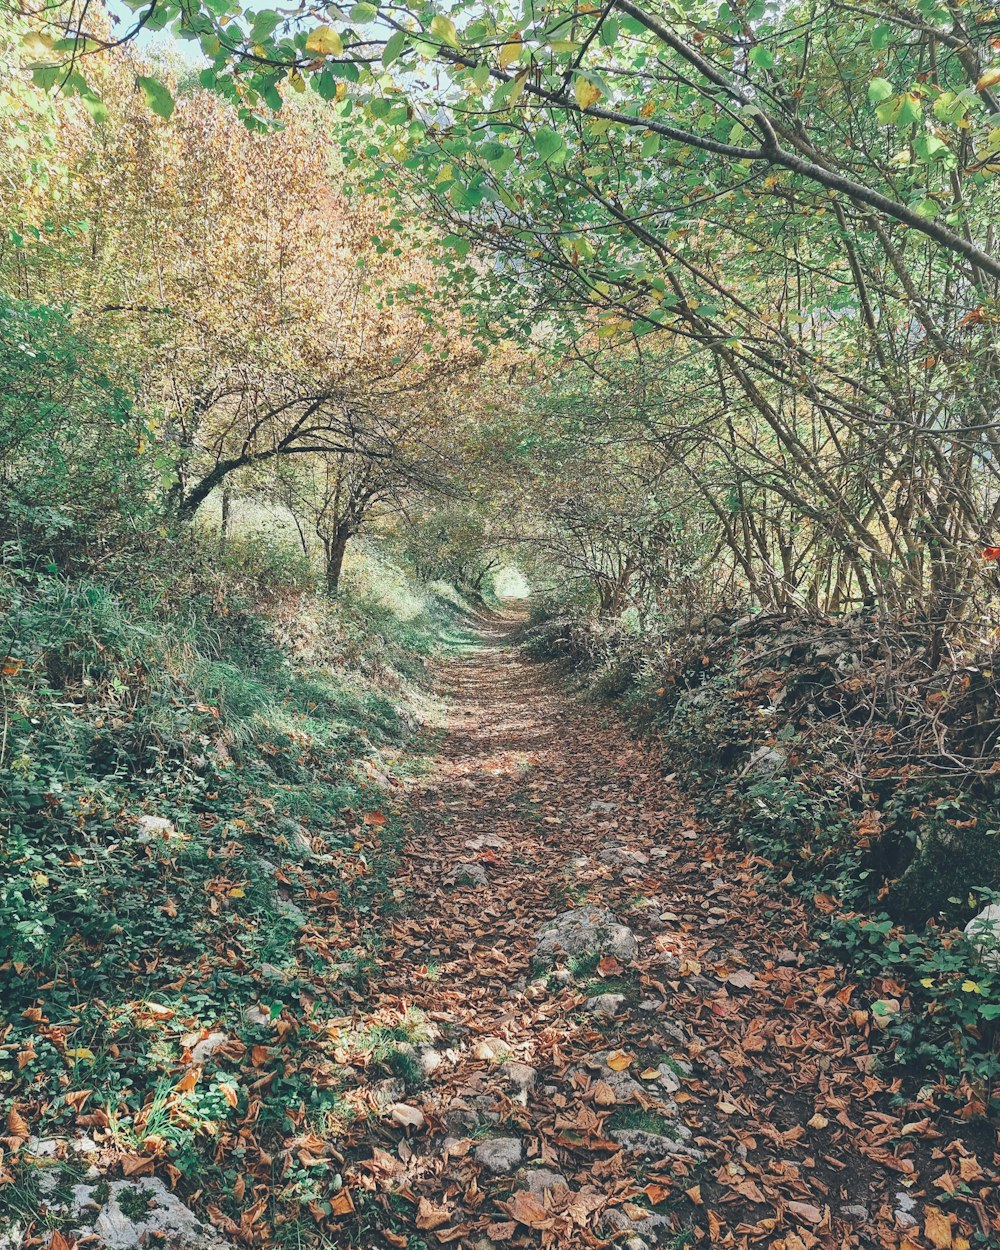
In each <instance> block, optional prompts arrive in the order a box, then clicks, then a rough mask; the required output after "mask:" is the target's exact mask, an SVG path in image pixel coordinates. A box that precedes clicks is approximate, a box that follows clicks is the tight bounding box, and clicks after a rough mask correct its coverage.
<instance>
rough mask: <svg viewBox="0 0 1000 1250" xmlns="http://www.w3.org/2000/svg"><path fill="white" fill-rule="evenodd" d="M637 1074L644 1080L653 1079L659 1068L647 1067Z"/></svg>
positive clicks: (657, 1074)
mask: <svg viewBox="0 0 1000 1250" xmlns="http://www.w3.org/2000/svg"><path fill="white" fill-rule="evenodd" d="M639 1075H640V1076H641V1077H642V1079H643V1080H644V1081H655V1080H656V1078H657V1077H658V1076H659V1075H660V1069H659V1068H647V1069H646V1070H645V1072H640V1073H639Z"/></svg>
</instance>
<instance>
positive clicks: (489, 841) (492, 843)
mask: <svg viewBox="0 0 1000 1250" xmlns="http://www.w3.org/2000/svg"><path fill="white" fill-rule="evenodd" d="M462 845H463V846H464V847H465V849H466V850H467V851H482V850H485V849H487V848H489V849H490V850H494V851H502V850H504V849H505V848H506V846H507V843H506V842H505V841H504V839H503V838H501V837H500V835H499V834H496V833H481V834H479V835H478V836H477V837H475V838H468V839H466V841H465V842H463V843H462Z"/></svg>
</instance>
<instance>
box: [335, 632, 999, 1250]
mask: <svg viewBox="0 0 1000 1250" xmlns="http://www.w3.org/2000/svg"><path fill="white" fill-rule="evenodd" d="M503 643H504V639H503V637H502V635H500V634H498V635H497V636H495V637H494V638H492V639H490V638H487V639H486V640H485V645H484V646H483V647H482V648H481V649H479V650H476V651H474V652H471V653H470V654H469V655H468V656H467V657H464V658H462V659H461V660H458V661H455V662H453V663H452V664H451V665H450V666H449V667H448V668H447V669H446V671H445V672H444V673H443V678H444V680H445V682H446V685H447V687H448V688H449V690H450V693H451V697H452V699H453V705H452V712H451V717H450V725H449V732H448V734H447V737H446V738H445V740H444V742H443V745H442V749H441V753H440V757H439V759H438V762H437V767H436V770H435V772H434V774H433V775H432V776H431V777H430V778H429V779H428V780H427V783H426V785H425V786H424V788H423V789H422V791H418V792H417V793H416V794H415V795H414V797H413V799H412V824H413V833H412V837H411V839H410V841H409V844H408V847H407V850H406V853H405V860H404V862H405V876H404V877H403V879H402V880H400V881H399V883H398V884H399V886H400V887H401V889H403V890H405V891H406V894H407V899H406V902H405V905H404V909H403V910H404V917H405V918H403V919H399V918H397V919H395V920H394V921H393V922H392V923H391V926H390V938H389V944H388V947H387V949H386V950H385V951H384V953H383V954H382V955H381V957H380V963H381V965H382V973H381V976H380V980H379V985H378V988H377V998H376V1001H375V1005H374V1009H373V1010H372V1012H371V1013H370V1014H368V1015H367V1020H366V1025H367V1027H368V1028H370V1029H374V1030H380V1032H378V1036H379V1037H382V1038H384V1039H385V1046H384V1050H383V1052H382V1059H383V1060H384V1061H385V1063H388V1064H389V1066H390V1067H394V1069H395V1071H396V1073H397V1076H396V1077H385V1076H381V1078H380V1072H382V1073H384V1072H385V1066H384V1064H383V1066H382V1067H381V1069H380V1068H379V1065H378V1064H372V1065H371V1083H370V1084H369V1085H368V1086H367V1087H366V1088H365V1089H364V1091H363V1097H364V1099H365V1100H366V1102H367V1103H368V1104H369V1105H374V1106H376V1107H377V1108H378V1110H377V1112H376V1113H375V1114H373V1115H372V1116H371V1117H370V1118H369V1119H368V1120H367V1121H366V1123H365V1124H364V1126H363V1128H360V1129H359V1130H358V1132H360V1137H358V1136H357V1134H355V1137H356V1140H355V1145H356V1149H354V1150H353V1151H352V1157H353V1159H354V1162H353V1163H352V1164H351V1165H350V1166H349V1167H348V1169H347V1171H346V1173H345V1179H346V1181H347V1185H348V1189H349V1191H350V1192H351V1193H352V1196H353V1201H354V1205H355V1212H354V1213H353V1214H351V1215H349V1216H348V1217H347V1219H346V1220H345V1223H344V1229H345V1237H348V1238H350V1244H351V1245H353V1246H358V1247H361V1246H364V1247H365V1248H366V1250H368V1248H370V1247H382V1246H392V1247H407V1250H420V1248H422V1247H424V1246H425V1245H426V1246H429V1247H433V1246H437V1245H441V1244H444V1245H447V1244H452V1245H457V1246H461V1247H469V1248H471V1247H475V1248H476V1250H492V1247H496V1246H537V1245H546V1246H559V1247H563V1246H565V1247H579V1246H596V1245H601V1244H605V1243H606V1242H607V1241H609V1240H611V1241H613V1242H614V1244H621V1245H625V1246H627V1247H629V1250H641V1248H642V1247H643V1246H649V1247H652V1246H674V1247H681V1246H685V1245H692V1246H693V1245H702V1246H709V1245H710V1246H750V1245H756V1246H768V1247H778V1248H781V1247H784V1248H785V1250H801V1248H802V1247H806V1248H809V1247H819V1246H823V1247H826V1246H830V1247H833V1246H837V1247H847V1246H873V1247H875V1246H878V1247H882V1246H900V1247H904V1248H915V1247H924V1246H945V1247H947V1246H955V1247H961V1246H963V1245H969V1244H970V1243H971V1244H972V1245H993V1246H997V1245H1000V1232H998V1230H1000V1222H998V1223H995V1224H994V1225H993V1226H992V1227H991V1224H990V1220H991V1219H993V1220H994V1221H996V1220H997V1214H996V1205H997V1199H996V1185H995V1182H996V1175H997V1174H996V1171H995V1170H994V1165H995V1162H996V1158H995V1155H994V1151H995V1149H996V1138H995V1135H994V1134H991V1133H989V1132H988V1131H984V1132H983V1133H981V1134H980V1135H979V1136H978V1137H976V1136H975V1135H973V1136H972V1137H969V1136H966V1138H965V1144H963V1140H962V1139H960V1137H959V1136H958V1132H957V1128H956V1126H954V1125H952V1124H951V1123H950V1122H949V1121H947V1120H946V1118H945V1117H944V1115H943V1114H940V1115H937V1116H935V1114H934V1112H933V1110H931V1111H930V1115H929V1108H928V1104H927V1102H922V1103H920V1104H919V1105H907V1104H906V1103H905V1102H903V1101H902V1099H901V1098H899V1097H893V1094H894V1093H896V1092H897V1091H896V1089H895V1088H894V1087H893V1086H892V1085H891V1084H890V1083H889V1082H887V1080H886V1079H884V1078H883V1077H881V1076H880V1075H879V1073H878V1070H877V1065H876V1063H875V1059H874V1057H873V1056H872V1054H871V1053H870V1051H869V1045H868V1037H869V1030H870V1028H871V1021H870V1019H869V1017H868V1014H867V1013H866V1012H864V1011H863V1009H862V1007H861V1004H860V1003H859V1002H858V1001H856V997H855V995H854V993H853V990H852V987H850V986H845V985H844V984H843V983H842V982H840V981H839V980H838V978H837V974H836V972H835V970H834V969H833V968H830V967H824V966H815V959H816V956H815V954H814V952H813V951H812V950H811V949H810V945H809V943H808V941H807V940H806V939H805V917H804V915H803V913H802V910H801V907H800V906H799V904H798V903H796V902H795V901H793V900H792V899H791V898H790V897H787V896H784V895H769V894H768V893H767V891H766V890H764V889H763V887H762V886H761V884H760V879H759V878H760V874H759V873H758V872H755V866H754V863H753V862H752V861H751V860H748V859H747V858H746V856H745V855H744V854H742V853H741V852H739V851H738V850H734V849H732V848H728V847H727V846H726V845H725V844H724V843H723V842H721V841H720V840H719V839H718V838H716V837H714V836H712V834H711V833H710V832H707V831H705V830H702V829H699V828H698V826H697V823H696V821H695V820H694V818H693V816H692V814H691V812H690V811H689V809H688V808H687V807H686V806H685V805H684V803H683V801H682V800H681V799H680V798H679V797H678V795H677V793H676V791H675V788H674V786H673V785H672V784H671V783H670V782H669V781H667V780H665V779H664V778H663V777H662V775H661V769H660V768H659V766H658V762H657V759H656V756H655V754H654V753H651V752H649V751H647V750H646V749H645V748H643V747H642V746H641V745H639V744H636V743H634V742H632V741H630V740H629V739H628V737H627V735H626V734H625V732H624V731H623V730H622V729H621V727H620V726H618V725H616V724H615V723H614V721H613V719H612V718H610V717H608V716H606V715H605V713H603V712H602V711H595V710H594V709H593V708H591V707H588V706H586V705H584V704H582V703H579V702H576V701H574V700H573V699H571V698H569V697H568V696H566V695H565V694H564V693H561V692H560V691H559V689H558V687H557V685H556V684H555V683H554V682H553V680H552V678H551V676H550V675H549V674H547V672H546V671H545V669H544V668H543V667H542V666H539V665H534V664H531V663H529V662H527V661H525V660H523V659H522V658H520V657H519V655H518V653H517V651H516V650H515V649H514V648H512V647H509V646H505V645H503ZM588 907H590V908H591V910H593V909H594V908H598V909H603V908H610V909H611V910H612V911H613V912H614V914H615V917H616V918H617V920H618V921H620V922H621V923H622V924H623V925H625V926H627V927H628V929H629V930H631V932H632V933H633V934H634V936H635V938H636V940H637V943H638V948H637V954H635V956H634V958H631V957H630V956H631V954H632V952H631V950H630V948H629V947H630V944H629V941H628V937H627V934H625V933H623V932H622V931H618V930H615V931H612V932H611V933H610V934H608V933H607V932H606V933H605V934H604V936H605V937H606V938H608V937H610V939H611V946H612V948H613V950H612V952H611V953H605V955H604V957H603V958H601V959H600V961H598V957H597V955H594V956H590V957H588V956H586V955H584V956H581V957H578V958H576V959H557V960H556V962H555V965H554V967H551V968H549V969H548V970H546V969H539V968H537V967H533V964H532V956H533V952H534V949H535V946H536V941H537V935H538V933H539V931H540V930H541V929H542V927H543V926H544V925H545V923H546V922H548V921H551V920H552V919H553V918H554V917H556V916H558V915H559V914H561V913H564V912H566V911H567V910H571V909H573V910H577V909H584V910H583V914H582V916H581V917H580V919H581V923H583V924H584V925H586V924H587V923H588V922H587V917H586V911H585V909H586V908H588ZM591 936H593V934H591ZM540 974H541V975H540ZM393 1039H395V1040H393ZM400 1039H403V1047H402V1049H403V1055H402V1057H400V1056H399V1054H398V1052H397V1053H396V1054H394V1055H393V1054H391V1053H390V1052H391V1051H392V1050H393V1048H394V1047H396V1046H398V1042H399V1040H400ZM406 1039H408V1040H406ZM404 1080H405V1082H406V1084H405V1086H404ZM941 1178H944V1179H943V1180H942V1179H941ZM950 1194H952V1195H954V1196H950ZM991 1195H992V1196H991ZM348 1230H350V1231H348ZM338 1244H340V1243H338ZM344 1244H346V1242H345V1243H344Z"/></svg>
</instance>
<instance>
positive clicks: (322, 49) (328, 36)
mask: <svg viewBox="0 0 1000 1250" xmlns="http://www.w3.org/2000/svg"><path fill="white" fill-rule="evenodd" d="M306 51H307V52H313V53H315V55H316V56H340V55H341V54H342V53H343V51H344V43H343V40H342V39H341V38H340V35H339V34H338V33H337V32H336V31H335V30H334V29H333V27H332V26H317V27H316V29H315V30H311V31H310V32H309V38H308V39H307V40H306Z"/></svg>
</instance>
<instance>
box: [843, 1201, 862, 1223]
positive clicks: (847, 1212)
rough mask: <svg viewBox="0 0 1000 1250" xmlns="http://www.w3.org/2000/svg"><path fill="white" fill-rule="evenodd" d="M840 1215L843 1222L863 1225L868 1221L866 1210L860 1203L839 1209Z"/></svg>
mask: <svg viewBox="0 0 1000 1250" xmlns="http://www.w3.org/2000/svg"><path fill="white" fill-rule="evenodd" d="M840 1214H841V1215H842V1216H843V1218H844V1219H845V1220H857V1221H858V1223H861V1224H863V1223H864V1222H865V1220H867V1219H868V1208H867V1207H863V1206H861V1205H860V1203H857V1204H851V1205H850V1206H846V1207H841V1208H840Z"/></svg>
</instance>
